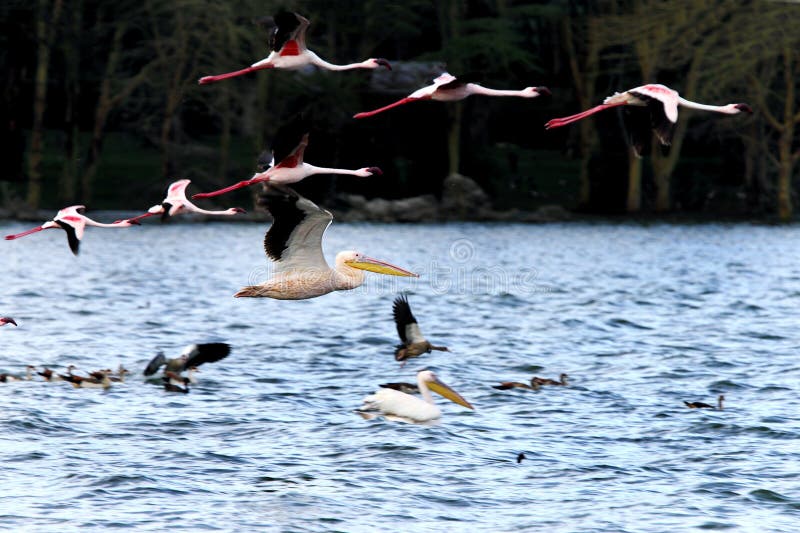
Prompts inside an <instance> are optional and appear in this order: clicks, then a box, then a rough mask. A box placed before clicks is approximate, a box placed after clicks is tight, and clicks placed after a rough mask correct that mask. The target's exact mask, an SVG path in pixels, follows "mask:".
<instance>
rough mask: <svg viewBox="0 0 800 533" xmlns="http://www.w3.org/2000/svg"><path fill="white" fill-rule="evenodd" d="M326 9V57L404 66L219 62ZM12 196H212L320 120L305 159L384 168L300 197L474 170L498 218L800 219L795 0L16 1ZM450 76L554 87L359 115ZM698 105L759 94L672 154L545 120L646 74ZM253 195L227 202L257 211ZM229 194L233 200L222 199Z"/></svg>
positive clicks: (56, 199) (9, 63)
mask: <svg viewBox="0 0 800 533" xmlns="http://www.w3.org/2000/svg"><path fill="white" fill-rule="evenodd" d="M280 8H288V9H290V10H294V11H298V12H299V13H301V14H303V15H304V16H306V17H307V18H309V19H310V20H311V26H310V28H309V30H308V39H307V42H308V45H309V48H311V49H312V50H314V51H316V52H317V53H318V54H319V55H320V56H321V57H323V58H325V59H328V60H329V61H332V62H338V63H349V62H354V61H361V60H363V59H366V58H367V57H385V58H387V59H389V60H390V61H391V62H392V63H393V65H394V66H395V67H396V68H395V70H393V71H392V72H388V71H385V70H383V69H381V70H380V71H369V70H353V71H348V72H327V71H316V70H314V69H313V68H312V69H310V70H304V71H300V72H289V71H261V72H258V73H255V74H251V75H248V76H244V77H241V78H236V79H232V80H227V81H223V82H220V83H217V84H213V85H208V86H199V85H197V83H196V82H197V79H198V78H199V77H201V76H202V75H206V74H217V73H221V72H227V71H231V70H236V69H239V68H243V67H245V66H247V65H250V64H251V63H253V62H255V61H256V60H258V59H261V58H263V57H266V55H267V54H268V46H267V42H268V37H269V32H270V29H271V27H270V25H269V22H268V21H265V20H264V19H265V17H266V16H268V15H272V14H273V13H274V12H276V11H278V10H279V9H280ZM0 24H2V32H0V39H2V41H3V43H2V47H1V48H0V67H1V68H2V72H3V77H2V86H1V87H0V88H1V89H2V101H1V102H0V119H1V120H0V134H1V135H2V140H1V143H0V145H1V146H2V154H3V164H2V172H1V173H0V202H2V203H3V204H4V205H5V206H6V207H9V208H11V209H12V210H14V211H16V212H19V210H20V209H21V207H22V206H24V207H25V208H26V209H36V208H48V209H51V208H52V209H55V208H59V207H62V206H65V205H69V204H72V203H83V204H86V205H87V206H90V207H92V208H95V209H97V208H126V209H142V208H146V207H147V206H149V205H151V204H152V203H155V202H156V201H158V200H160V194H161V193H162V191H163V190H164V187H165V185H166V183H167V182H168V181H169V180H170V179H173V178H189V179H191V180H193V183H194V186H195V187H194V189H193V190H209V189H210V188H212V187H214V188H216V187H218V186H221V185H223V184H228V183H231V182H234V181H238V180H241V179H246V178H249V177H250V176H251V175H252V173H253V171H254V170H255V164H256V159H257V157H258V155H259V153H260V152H261V151H262V150H263V149H264V148H265V147H268V146H269V142H270V139H271V137H272V135H273V134H274V133H275V131H276V130H277V128H278V127H280V125H281V124H282V122H283V121H285V120H286V119H288V118H289V117H290V116H291V115H293V114H294V113H296V112H298V111H301V110H305V111H306V112H307V114H308V115H309V116H310V117H312V120H313V123H314V129H313V131H312V137H311V142H310V145H309V148H308V150H307V151H306V160H307V161H309V162H311V163H314V164H316V165H320V166H341V167H348V168H359V167H362V166H372V165H377V166H380V167H381V168H383V170H384V172H385V174H384V176H383V177H382V178H371V179H368V180H360V179H357V178H349V177H347V178H342V177H340V178H339V179H336V178H332V177H316V178H310V179H309V180H306V181H307V183H304V184H303V186H304V192H306V193H307V194H311V195H312V196H313V197H315V198H316V199H318V200H321V201H323V202H324V201H331V202H332V201H334V200H333V196H334V195H335V194H337V193H338V192H345V191H346V192H356V193H359V194H364V195H366V196H368V197H374V196H383V197H387V198H399V197H406V196H413V195H419V194H426V193H433V194H436V195H440V194H441V192H442V191H441V189H442V182H443V180H444V178H445V177H446V176H447V175H449V174H450V173H453V172H459V173H461V174H463V175H466V176H469V177H471V178H473V179H474V180H476V181H477V182H478V183H479V184H480V185H481V186H483V187H484V188H485V189H486V190H487V191H488V192H489V194H490V195H491V197H492V198H493V201H494V202H495V206H496V207H498V208H503V209H504V208H512V207H513V208H521V209H532V208H535V207H537V206H539V205H543V204H560V205H563V206H564V207H566V208H568V209H573V210H581V211H584V212H594V213H625V212H629V213H652V212H684V213H709V214H711V215H713V216H750V217H752V216H764V217H778V218H780V219H782V220H788V219H791V218H792V213H793V203H794V195H795V191H796V190H797V182H796V180H795V179H794V173H795V169H796V168H797V166H798V165H797V162H798V159H800V125H799V124H800V104H799V103H798V100H799V98H798V94H800V86H799V85H800V4H798V3H794V2H776V1H766V0H764V1H753V2H741V1H727V0H675V1H670V2H664V1H661V0H619V1H567V0H563V1H558V0H554V1H548V2H544V1H543V2H525V1H519V0H441V1H438V2H429V1H422V0H404V1H402V2H400V1H382V0H362V1H355V0H336V1H333V0H298V1H295V2H293V3H286V2H272V1H267V0H261V1H257V0H239V1H223V2H220V1H219V0H178V1H169V2H163V1H159V0H116V1H114V2H109V1H107V0H25V1H15V0H6V1H5V2H3V3H2V6H0ZM444 68H447V70H448V71H450V72H451V73H453V74H455V75H458V74H459V73H466V72H480V73H482V75H483V79H484V82H483V83H484V84H485V85H486V86H489V87H494V88H508V89H521V88H523V87H526V86H530V85H546V86H548V87H550V88H551V90H552V91H553V96H552V98H537V99H532V100H529V99H520V98H485V97H471V98H469V99H467V100H465V101H463V102H459V103H456V104H452V103H451V104H443V103H438V102H423V103H417V104H413V105H409V106H406V107H404V108H399V109H395V110H392V111H389V112H387V113H385V114H382V115H378V116H376V117H373V118H370V119H364V120H358V121H356V120H353V119H352V118H351V117H352V115H353V114H354V113H356V112H358V111H364V110H368V109H372V108H374V107H378V106H382V105H385V104H387V103H389V102H391V101H394V100H395V99H398V98H400V97H402V96H404V95H406V94H408V93H409V92H411V91H413V90H415V89H417V88H418V87H421V86H423V85H427V84H429V83H430V79H431V78H433V77H435V76H436V75H438V74H439V73H440V72H441V71H442V70H444ZM650 82H658V83H664V84H666V85H668V86H670V87H672V88H674V89H676V90H678V91H679V92H680V93H681V94H682V96H684V97H685V98H688V99H690V100H696V101H701V102H704V103H712V104H727V103H732V102H748V103H750V104H751V105H752V107H753V108H754V110H755V113H754V115H752V116H746V115H738V116H734V117H729V116H724V115H718V114H712V113H702V112H693V111H688V110H683V109H682V110H681V111H680V114H681V117H680V120H679V122H678V127H677V130H676V134H675V139H674V142H673V145H672V147H671V149H670V150H669V151H668V152H664V151H662V150H661V149H660V148H659V147H658V146H657V145H656V146H654V147H653V150H652V153H651V154H650V155H648V156H647V157H645V158H642V159H637V158H635V157H633V156H632V154H631V152H630V150H629V149H628V147H627V145H626V142H625V140H624V139H625V135H624V133H623V131H622V122H621V120H620V115H619V113H617V112H616V111H609V112H606V113H601V114H600V115H596V116H595V117H593V118H592V119H589V120H584V121H580V122H578V123H576V124H573V125H571V126H568V127H565V128H561V129H556V130H553V131H550V132H546V131H545V130H544V127H543V124H544V123H545V122H546V121H547V120H548V119H550V118H553V117H558V116H564V115H568V114H572V113H575V112H577V111H579V110H582V109H585V108H588V107H590V106H592V105H596V104H597V103H600V102H602V100H603V98H604V97H605V96H608V95H610V94H613V93H614V92H615V91H623V90H625V89H629V88H632V87H635V86H638V85H642V84H643V83H650ZM249 194H252V192H251V191H243V192H241V193H239V196H238V197H237V196H236V195H233V198H231V199H230V202H234V201H239V202H245V201H246V200H247V197H248V195H249ZM225 203H229V201H228V199H227V197H226V198H225Z"/></svg>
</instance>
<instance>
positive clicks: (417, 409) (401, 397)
mask: <svg viewBox="0 0 800 533" xmlns="http://www.w3.org/2000/svg"><path fill="white" fill-rule="evenodd" d="M417 386H418V387H419V392H420V394H421V395H422V398H417V397H416V396H411V395H410V394H406V393H404V392H400V391H397V390H394V389H387V388H382V389H380V390H378V391H376V392H375V394H371V395H369V396H367V397H366V398H364V405H363V406H362V407H361V409H360V410H359V411H361V412H365V413H371V412H377V413H379V414H381V415H383V416H384V417H386V418H388V419H392V420H400V421H406V422H407V421H411V422H430V421H431V420H436V419H437V418H439V417H441V416H442V412H441V411H440V410H439V408H438V407H437V406H436V404H434V403H433V397H432V396H431V391H433V392H435V393H436V394H439V395H441V396H443V397H445V398H447V399H448V400H450V401H451V402H455V403H457V404H459V405H463V406H464V407H466V408H468V409H475V408H474V407H472V405H470V403H469V402H468V401H467V400H465V399H464V398H463V397H462V396H461V395H460V394H458V393H457V392H456V391H454V390H453V389H451V388H450V387H448V386H447V385H445V384H444V383H442V382H441V381H439V378H437V377H436V374H434V373H433V372H431V371H430V370H422V371H420V372H418V373H417Z"/></svg>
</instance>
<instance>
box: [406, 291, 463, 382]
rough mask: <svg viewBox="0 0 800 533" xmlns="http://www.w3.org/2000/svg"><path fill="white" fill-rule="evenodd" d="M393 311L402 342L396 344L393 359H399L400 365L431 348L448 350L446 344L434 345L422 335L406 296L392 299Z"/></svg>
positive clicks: (441, 350) (442, 350)
mask: <svg viewBox="0 0 800 533" xmlns="http://www.w3.org/2000/svg"><path fill="white" fill-rule="evenodd" d="M392 311H393V312H394V322H395V324H396V325H397V334H398V335H399V336H400V340H401V341H402V343H403V344H398V345H397V347H396V349H395V352H394V359H395V361H401V364H400V366H401V367H402V366H403V365H404V364H405V363H406V361H407V360H408V359H411V358H412V357H419V356H420V355H422V354H424V353H431V350H438V351H440V352H449V351H450V350H449V349H448V348H447V346H434V345H433V344H431V343H430V342H428V341H427V340H426V339H425V337H423V336H422V331H420V329H419V325H418V324H417V319H416V318H414V315H413V314H411V306H409V305H408V298H406V296H405V295H400V296H398V297H397V298H395V299H394V305H393V306H392Z"/></svg>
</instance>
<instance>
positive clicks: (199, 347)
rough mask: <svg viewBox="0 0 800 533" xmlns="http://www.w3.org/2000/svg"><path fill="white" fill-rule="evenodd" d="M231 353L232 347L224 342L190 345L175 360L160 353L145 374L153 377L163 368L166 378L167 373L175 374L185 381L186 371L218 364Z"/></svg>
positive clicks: (150, 363)
mask: <svg viewBox="0 0 800 533" xmlns="http://www.w3.org/2000/svg"><path fill="white" fill-rule="evenodd" d="M230 353H231V347H230V345H229V344H226V343H224V342H210V343H205V344H190V345H189V346H187V347H186V348H184V349H183V352H181V355H179V356H178V357H175V358H173V359H167V358H166V357H164V354H163V353H162V352H159V353H158V354H157V355H156V356H155V357H153V359H151V360H150V362H149V363H148V364H147V367H146V368H145V369H144V372H143V374H144V375H145V376H152V375H153V374H155V373H156V372H158V369H159V368H161V367H162V366H163V367H164V376H166V375H167V373H168V372H170V373H174V374H175V375H177V376H180V379H184V378H183V377H182V376H181V373H182V372H183V371H184V370H191V369H192V368H194V369H195V370H196V368H197V367H198V366H200V365H202V364H205V363H216V362H217V361H221V360H222V359H225V358H226V357H228V355H229V354H230ZM185 379H189V378H185ZM192 379H194V375H193V373H192ZM187 383H188V382H187Z"/></svg>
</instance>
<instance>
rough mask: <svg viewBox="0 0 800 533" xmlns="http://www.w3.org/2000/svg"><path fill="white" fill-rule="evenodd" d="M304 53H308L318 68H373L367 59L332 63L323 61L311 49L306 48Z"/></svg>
mask: <svg viewBox="0 0 800 533" xmlns="http://www.w3.org/2000/svg"><path fill="white" fill-rule="evenodd" d="M306 54H307V55H308V57H309V60H310V62H311V64H312V65H316V66H318V67H320V68H324V69H327V70H353V69H356V68H375V67H374V66H373V65H372V64H371V63H370V62H369V61H362V62H360V63H348V64H346V65H334V64H333V63H329V62H327V61H325V60H324V59H322V58H321V57H319V56H318V55H317V54H315V53H314V52H312V51H311V50H306Z"/></svg>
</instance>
